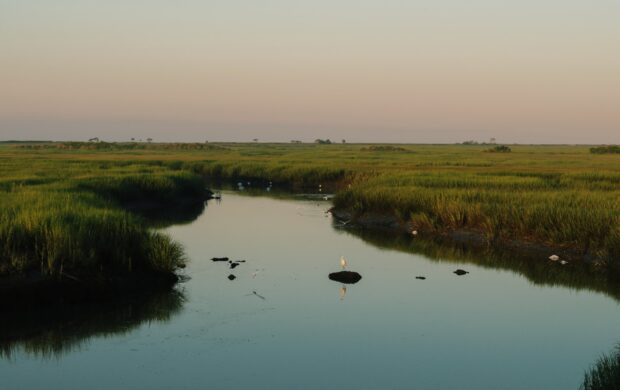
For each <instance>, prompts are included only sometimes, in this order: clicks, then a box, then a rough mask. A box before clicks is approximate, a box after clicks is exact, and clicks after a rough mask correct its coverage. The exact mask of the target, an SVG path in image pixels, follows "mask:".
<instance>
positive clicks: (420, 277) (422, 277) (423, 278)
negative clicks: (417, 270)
mask: <svg viewBox="0 0 620 390" xmlns="http://www.w3.org/2000/svg"><path fill="white" fill-rule="evenodd" d="M415 278H416V279H420V280H426V276H416V277H415Z"/></svg>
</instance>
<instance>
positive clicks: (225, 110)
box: [0, 0, 620, 144]
mask: <svg viewBox="0 0 620 390" xmlns="http://www.w3.org/2000/svg"><path fill="white" fill-rule="evenodd" d="M92 137H99V138H101V139H103V140H108V141H125V140H129V139H130V138H136V139H138V138H147V137H150V138H153V139H154V140H155V141H200V142H204V141H205V140H209V141H250V140H252V139H254V138H258V139H259V140H261V141H283V142H287V141H289V140H292V139H299V140H304V141H312V140H314V139H316V138H330V139H332V140H338V141H339V140H340V139H346V140H347V141H348V142H412V143H454V142H462V141H465V140H470V139H474V140H479V141H486V140H488V139H490V138H491V137H493V138H496V139H497V141H498V142H504V143H513V142H514V143H587V144H593V143H606V144H610V143H620V1H618V0H519V1H516V0H512V1H508V0H467V1H464V0H408V1H396V0H373V1H371V0H329V1H328V0H312V1H309V0H308V1H297V0H260V1H259V0H245V1H243V0H211V1H209V0H200V1H199V0H174V1H173V0H140V1H139V0H106V1H100V0H97V1H95V0H0V140H8V139H49V140H86V139H88V138H92Z"/></svg>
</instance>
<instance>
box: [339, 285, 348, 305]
mask: <svg viewBox="0 0 620 390" xmlns="http://www.w3.org/2000/svg"><path fill="white" fill-rule="evenodd" d="M346 295H347V286H345V285H344V284H343V285H342V286H341V287H340V300H341V301H342V300H343V299H344V297H345V296H346Z"/></svg>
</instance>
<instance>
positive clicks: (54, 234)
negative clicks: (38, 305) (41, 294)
mask: <svg viewBox="0 0 620 390" xmlns="http://www.w3.org/2000/svg"><path fill="white" fill-rule="evenodd" d="M22 163H24V164H25V162H24V161H22ZM18 165H19V164H18ZM58 165H59V164H54V163H50V166H44V165H41V166H40V167H41V169H42V170H41V171H36V170H35V171H34V172H33V173H30V175H33V174H34V176H39V175H42V176H47V175H45V174H46V172H45V171H43V169H50V172H49V176H47V177H42V178H41V179H39V180H35V179H33V178H32V177H24V176H21V175H20V173H19V172H18V171H17V172H16V171H13V174H14V176H9V175H6V172H10V171H3V173H5V176H4V177H3V178H2V179H3V180H2V184H3V191H2V192H0V199H1V201H2V213H1V214H0V275H5V276H6V275H15V274H22V275H26V274H30V273H32V272H35V273H39V274H41V275H43V276H45V277H52V278H59V279H60V278H63V277H69V278H75V277H77V278H81V277H83V276H87V277H102V276H104V277H105V276H106V275H115V274H123V273H127V272H147V273H148V272H156V273H172V272H174V271H175V270H176V269H177V268H179V267H182V266H183V264H184V261H185V257H184V254H183V249H182V247H181V246H180V245H179V244H178V243H175V242H173V241H172V240H171V239H170V238H169V237H168V236H166V235H164V234H163V233H159V232H155V231H153V230H152V229H151V228H150V227H149V224H148V222H147V221H145V220H144V219H143V218H142V217H140V216H137V215H136V214H134V213H131V212H129V211H127V210H125V209H124V208H122V207H121V205H122V204H124V203H127V202H136V201H149V202H153V201H155V202H160V203H161V204H165V203H166V202H173V201H175V199H178V198H180V197H199V196H200V195H201V193H202V191H203V185H202V181H201V179H200V178H199V177H197V176H196V175H193V174H190V173H187V172H176V171H173V170H170V169H168V168H158V169H152V168H151V167H150V165H146V166H142V167H140V168H139V169H136V167H135V166H131V165H127V166H125V167H122V168H119V167H118V166H116V167H114V166H108V165H106V167H105V168H103V169H102V168H101V167H100V166H97V165H98V164H91V163H84V164H83V165H81V164H73V163H71V164H69V166H68V167H66V166H65V167H62V165H65V164H60V165H61V169H62V168H64V169H62V171H63V172H62V173H64V175H63V176H64V177H57V176H56V175H57V172H56V171H55V170H54V169H53V167H55V168H60V167H59V166H58Z"/></svg>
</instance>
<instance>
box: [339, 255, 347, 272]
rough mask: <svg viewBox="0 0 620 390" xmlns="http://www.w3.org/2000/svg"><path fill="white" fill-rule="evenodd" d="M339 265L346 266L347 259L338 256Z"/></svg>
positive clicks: (343, 267)
mask: <svg viewBox="0 0 620 390" xmlns="http://www.w3.org/2000/svg"><path fill="white" fill-rule="evenodd" d="M340 267H342V269H345V268H347V259H345V258H344V256H340Z"/></svg>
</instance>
